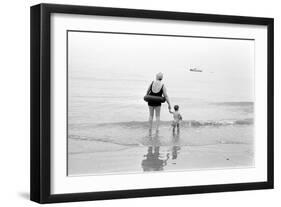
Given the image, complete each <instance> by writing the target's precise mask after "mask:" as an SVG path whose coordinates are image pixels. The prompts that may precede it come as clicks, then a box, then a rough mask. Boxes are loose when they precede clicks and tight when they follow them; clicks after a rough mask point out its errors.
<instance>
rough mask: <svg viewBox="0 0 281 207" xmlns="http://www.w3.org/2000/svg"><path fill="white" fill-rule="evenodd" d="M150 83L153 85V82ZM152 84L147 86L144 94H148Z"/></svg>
mask: <svg viewBox="0 0 281 207" xmlns="http://www.w3.org/2000/svg"><path fill="white" fill-rule="evenodd" d="M152 83H153V82H152ZM152 83H151V84H150V85H149V86H148V89H147V91H146V94H148V92H149V91H150V88H151V85H152Z"/></svg>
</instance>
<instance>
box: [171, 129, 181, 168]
mask: <svg viewBox="0 0 281 207" xmlns="http://www.w3.org/2000/svg"><path fill="white" fill-rule="evenodd" d="M179 140H180V131H179V130H178V131H177V132H175V131H174V130H173V137H172V143H173V147H172V160H176V159H177V158H178V154H179V151H180V149H181V147H180V146H179ZM172 164H176V162H173V163H172Z"/></svg>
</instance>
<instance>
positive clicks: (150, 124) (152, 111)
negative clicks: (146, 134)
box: [148, 106, 154, 131]
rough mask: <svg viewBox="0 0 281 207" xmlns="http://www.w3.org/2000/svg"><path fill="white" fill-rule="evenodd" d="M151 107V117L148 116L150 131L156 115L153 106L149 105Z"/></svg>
mask: <svg viewBox="0 0 281 207" xmlns="http://www.w3.org/2000/svg"><path fill="white" fill-rule="evenodd" d="M148 108H149V118H148V122H149V131H151V130H152V122H153V116H154V109H153V107H152V106H148Z"/></svg>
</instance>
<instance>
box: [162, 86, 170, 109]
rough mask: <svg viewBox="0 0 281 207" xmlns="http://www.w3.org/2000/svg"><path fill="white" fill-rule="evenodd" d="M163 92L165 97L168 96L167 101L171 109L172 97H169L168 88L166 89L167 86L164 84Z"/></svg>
mask: <svg viewBox="0 0 281 207" xmlns="http://www.w3.org/2000/svg"><path fill="white" fill-rule="evenodd" d="M163 94H164V96H165V98H166V101H167V103H168V108H169V110H170V109H171V103H170V99H169V97H168V94H167V89H166V87H165V86H163Z"/></svg>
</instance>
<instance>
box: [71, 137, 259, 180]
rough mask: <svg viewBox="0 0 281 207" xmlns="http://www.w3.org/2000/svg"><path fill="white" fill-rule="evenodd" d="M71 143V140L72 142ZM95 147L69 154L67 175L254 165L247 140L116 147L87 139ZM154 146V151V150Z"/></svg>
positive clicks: (251, 151) (246, 166)
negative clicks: (239, 142)
mask: <svg viewBox="0 0 281 207" xmlns="http://www.w3.org/2000/svg"><path fill="white" fill-rule="evenodd" d="M72 144H74V143H72ZM90 145H92V146H93V149H94V148H95V147H96V148H97V149H96V150H93V152H88V153H73V154H70V155H69V163H68V164H69V168H68V174H69V175H71V176H81V175H103V174H121V173H143V172H159V171H163V172H169V171H186V170H211V169H227V168H249V167H254V160H253V149H252V147H251V146H250V145H248V144H239V145H237V144H216V145H207V146H191V147H188V146H184V147H179V146H173V147H166V146H165V147H160V149H159V148H158V150H159V154H158V153H157V149H156V148H157V147H152V146H151V147H123V148H121V147H119V146H116V145H114V144H109V143H106V144H105V143H103V144H102V147H103V148H108V149H109V148H110V149H114V150H111V151H102V150H101V149H100V147H101V146H100V145H101V143H99V142H91V143H90ZM88 147H89V145H88ZM155 149H156V153H155Z"/></svg>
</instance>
